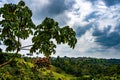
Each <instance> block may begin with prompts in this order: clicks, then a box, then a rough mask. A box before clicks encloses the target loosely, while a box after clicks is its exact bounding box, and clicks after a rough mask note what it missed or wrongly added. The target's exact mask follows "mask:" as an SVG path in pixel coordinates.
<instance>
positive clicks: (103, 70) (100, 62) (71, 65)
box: [52, 56, 120, 80]
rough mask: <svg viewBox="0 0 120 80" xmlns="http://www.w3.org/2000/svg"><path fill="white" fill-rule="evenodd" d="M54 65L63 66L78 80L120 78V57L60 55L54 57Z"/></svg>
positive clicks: (111, 79) (62, 67) (63, 68)
mask: <svg viewBox="0 0 120 80" xmlns="http://www.w3.org/2000/svg"><path fill="white" fill-rule="evenodd" d="M52 65H54V66H56V67H59V68H61V69H62V70H64V71H65V72H66V73H68V74H71V75H74V76H76V77H77V78H78V80H82V79H83V80H86V79H87V80H91V79H95V80H98V79H100V80H106V79H108V80H113V79H114V78H115V80H118V79H119V76H120V70H119V68H120V59H96V58H86V57H83V58H82V57H79V58H69V57H59V56H58V57H57V58H53V59H52ZM116 78H117V79H116ZM75 80H76V79H75Z"/></svg>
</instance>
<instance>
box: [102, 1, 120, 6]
mask: <svg viewBox="0 0 120 80" xmlns="http://www.w3.org/2000/svg"><path fill="white" fill-rule="evenodd" d="M103 1H104V2H105V4H106V6H113V5H116V4H120V0H103Z"/></svg>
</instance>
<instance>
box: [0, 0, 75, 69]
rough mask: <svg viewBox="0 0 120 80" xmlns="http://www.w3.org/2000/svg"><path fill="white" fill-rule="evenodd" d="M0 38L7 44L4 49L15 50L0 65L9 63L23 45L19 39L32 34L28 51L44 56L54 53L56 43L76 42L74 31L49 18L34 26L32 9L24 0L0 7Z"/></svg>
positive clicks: (70, 43)
mask: <svg viewBox="0 0 120 80" xmlns="http://www.w3.org/2000/svg"><path fill="white" fill-rule="evenodd" d="M0 15H1V16H2V18H3V19H2V20H1V21H0V25H1V27H0V31H1V32H0V40H1V42H2V43H3V44H4V45H6V46H7V48H6V51H16V53H15V54H14V56H13V57H12V58H11V59H10V60H9V61H8V62H5V63H3V64H1V65H0V67H3V66H5V65H6V64H8V63H10V62H11V61H12V60H13V59H14V58H15V57H16V54H18V52H19V51H20V50H22V49H23V48H25V46H21V45H22V43H21V42H20V40H21V39H24V40H25V39H27V38H28V37H29V36H30V35H33V38H32V43H33V44H31V45H30V46H31V49H30V52H31V53H33V52H36V51H39V52H40V53H43V54H44V55H45V56H46V57H49V56H50V55H51V54H54V53H55V52H56V51H55V48H56V44H55V43H54V41H53V39H54V40H56V42H57V44H61V43H63V44H64V43H67V44H68V45H69V46H70V47H71V48H74V47H75V44H76V42H77V39H76V33H75V32H74V30H73V29H72V28H70V27H69V26H65V27H63V28H60V27H59V25H58V22H56V21H54V20H53V19H51V18H45V19H44V20H43V22H42V23H40V24H39V25H38V26H36V25H35V24H34V23H33V22H32V19H31V17H32V11H31V10H30V9H29V8H28V7H27V6H26V5H25V3H24V1H22V0H21V1H20V2H19V3H18V4H5V5H4V7H1V8H0Z"/></svg>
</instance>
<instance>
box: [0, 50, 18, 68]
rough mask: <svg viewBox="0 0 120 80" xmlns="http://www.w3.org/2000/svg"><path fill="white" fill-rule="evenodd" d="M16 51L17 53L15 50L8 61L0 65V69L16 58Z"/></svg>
mask: <svg viewBox="0 0 120 80" xmlns="http://www.w3.org/2000/svg"><path fill="white" fill-rule="evenodd" d="M18 51H19V49H17V51H16V53H15V54H14V55H13V57H12V58H11V59H9V61H7V62H4V63H2V64H0V69H1V68H2V67H4V66H6V65H7V64H9V63H11V62H12V61H13V60H14V59H15V57H16V56H17V54H18Z"/></svg>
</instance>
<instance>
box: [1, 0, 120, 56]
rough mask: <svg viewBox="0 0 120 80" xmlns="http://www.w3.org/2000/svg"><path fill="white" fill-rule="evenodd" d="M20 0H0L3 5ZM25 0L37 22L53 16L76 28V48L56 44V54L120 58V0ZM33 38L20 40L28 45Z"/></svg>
mask: <svg viewBox="0 0 120 80" xmlns="http://www.w3.org/2000/svg"><path fill="white" fill-rule="evenodd" d="M18 1H19V0H0V7H2V6H3V5H4V4H5V3H13V4H17V3H18ZM24 1H25V3H26V5H27V6H28V7H29V8H30V9H31V10H32V12H33V16H32V20H33V22H34V23H35V24H36V25H38V24H40V23H41V22H42V20H44V19H45V17H50V18H53V19H54V20H55V21H57V22H58V23H59V25H60V26H61V27H63V26H65V25H69V26H70V27H72V28H73V29H74V31H75V32H76V37H77V44H76V46H75V48H74V49H71V48H70V47H69V46H68V45H67V44H61V45H57V48H56V54H55V55H52V56H68V57H95V58H120V0H24ZM0 19H1V18H0ZM30 39H31V37H30V38H29V39H27V40H26V41H21V42H22V43H23V44H24V45H28V44H31V41H30ZM2 47H4V46H2ZM21 53H28V52H27V51H21ZM40 56H42V55H40Z"/></svg>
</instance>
